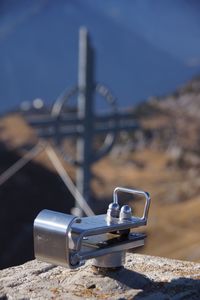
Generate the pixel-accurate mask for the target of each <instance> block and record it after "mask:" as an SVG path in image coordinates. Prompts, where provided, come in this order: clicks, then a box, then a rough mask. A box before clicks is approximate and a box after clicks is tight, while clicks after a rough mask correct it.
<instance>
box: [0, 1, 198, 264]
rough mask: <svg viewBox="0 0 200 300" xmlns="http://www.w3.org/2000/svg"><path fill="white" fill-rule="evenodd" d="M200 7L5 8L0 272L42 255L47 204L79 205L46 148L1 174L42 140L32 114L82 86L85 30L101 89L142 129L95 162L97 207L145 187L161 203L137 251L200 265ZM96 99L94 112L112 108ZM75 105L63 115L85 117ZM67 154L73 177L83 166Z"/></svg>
mask: <svg viewBox="0 0 200 300" xmlns="http://www.w3.org/2000/svg"><path fill="white" fill-rule="evenodd" d="M199 8H200V3H199V1H198V0H191V1H185V0H168V1H162V0H161V1H160V0H151V1H148V0H143V1H139V0H134V1H132V0H126V1H119V0H115V1H114V0H107V1H106V0H101V1H100V0H96V1H92V0H85V1H81V0H73V1H72V0H71V1H70V0H60V1H53V0H35V1H31V0H18V1H16V0H1V1H0V172H1V174H0V240H1V243H0V268H5V267H8V266H12V265H16V264H20V263H23V262H25V261H27V260H30V259H32V258H33V242H32V225H33V220H34V218H35V217H36V215H37V213H38V212H39V211H40V210H41V209H43V208H48V209H54V210H58V211H63V212H66V213H69V212H70V210H71V208H72V207H73V206H74V198H73V196H72V195H71V193H70V192H69V191H68V190H67V189H66V187H65V186H64V184H63V182H62V180H61V179H60V177H59V176H58V174H57V173H56V172H55V170H54V168H53V166H52V165H51V163H50V162H49V160H48V158H47V156H46V155H45V153H43V152H41V153H40V154H39V155H37V156H35V157H34V159H33V160H31V161H30V162H29V163H28V164H27V165H26V166H24V168H23V169H21V170H20V171H19V172H17V173H16V174H15V175H14V176H12V177H10V178H8V179H6V176H5V173H4V172H6V170H7V169H8V168H9V167H11V166H12V165H13V164H14V163H16V162H17V161H18V160H19V159H20V158H21V157H23V155H25V154H26V153H27V150H29V149H31V147H33V146H34V145H36V144H37V143H38V140H39V138H38V135H37V131H36V130H35V129H34V128H32V127H31V126H30V125H29V124H28V123H27V122H26V117H27V116H29V115H30V114H32V113H34V114H35V115H37V114H41V113H44V114H46V115H48V114H49V112H50V111H51V107H52V105H53V103H54V101H55V100H56V99H57V97H58V96H59V95H60V94H61V92H62V91H64V90H66V89H69V90H70V88H71V87H73V86H74V85H76V84H77V80H78V32H79V28H80V26H83V25H84V26H85V27H87V28H88V31H89V33H90V36H91V40H92V44H93V47H94V49H95V78H96V80H97V82H101V83H105V84H106V86H107V87H108V88H109V89H110V91H112V93H113V94H114V95H115V96H117V103H118V107H119V108H120V109H121V110H123V111H128V112H129V113H131V114H132V116H133V118H134V119H135V120H136V121H137V122H138V123H139V124H140V128H139V129H138V130H137V131H133V132H131V131H130V132H126V131H123V132H121V133H120V134H119V135H118V138H117V140H116V142H115V146H114V147H113V148H112V151H110V152H109V154H108V155H107V156H105V157H103V158H102V159H101V160H99V161H98V162H96V163H95V164H93V167H92V173H93V178H92V182H91V195H92V198H93V203H94V204H93V206H94V207H95V208H94V207H93V208H94V209H95V210H96V211H95V212H96V213H102V212H105V210H106V208H107V204H108V203H109V202H110V201H111V199H112V191H113V188H114V187H116V186H118V185H119V186H124V187H130V188H131V187H132V188H137V189H144V190H146V191H148V192H149V193H150V194H151V197H152V206H151V208H150V217H149V223H148V228H147V229H145V230H147V234H148V239H147V241H146V242H147V243H146V246H145V247H144V248H143V249H140V250H139V251H140V252H143V253H146V254H151V255H159V256H165V257H171V258H178V259H185V260H191V261H200V250H199V245H200V236H199V229H200V226H199V225H200V196H199V192H200V177H199V175H200V156H199V146H200V138H199V130H200V119H199V115H200V77H199V75H200V24H199V23H200V17H199V15H200V9H199ZM95 101H96V102H95V107H96V111H98V110H101V109H106V105H105V104H102V100H101V99H100V98H98V97H96V98H95ZM70 103H71V104H70V105H71V106H70V107H66V109H68V110H69V109H70V110H76V108H75V107H76V106H75V103H76V99H72V102H70ZM98 143H101V140H99V141H98V140H97V143H96V144H97V146H98ZM74 149H75V137H71V138H70V139H67V138H66V140H65V151H66V152H67V153H70V154H73V153H74ZM60 159H61V161H62V164H63V166H64V168H65V170H66V171H67V172H68V173H69V174H70V176H71V178H72V179H73V181H75V177H76V175H75V171H76V168H75V167H74V166H73V165H71V164H69V163H68V162H66V161H65V160H63V158H62V157H61V156H60ZM2 174H3V175H4V176H3V177H2ZM5 179H6V180H5ZM135 202H136V208H135V212H136V213H137V212H139V211H140V209H141V204H140V201H137V200H136V201H135Z"/></svg>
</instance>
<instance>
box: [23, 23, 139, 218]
mask: <svg viewBox="0 0 200 300" xmlns="http://www.w3.org/2000/svg"><path fill="white" fill-rule="evenodd" d="M76 93H78V105H77V113H68V112H66V111H64V104H65V103H66V102H67V101H68V100H69V98H71V97H72V96H73V95H75V94H76ZM95 93H99V94H100V95H101V96H103V97H104V98H105V99H106V101H107V102H108V103H109V105H110V106H111V108H112V112H111V113H109V114H104V115H96V114H95V112H94V94H95ZM27 120H28V122H29V124H30V125H32V126H34V127H36V128H37V130H38V134H39V136H40V137H43V138H53V139H54V140H55V141H56V143H57V145H59V148H60V149H62V141H63V140H64V139H65V138H66V137H69V136H76V137H77V151H76V159H70V161H71V162H72V163H74V164H75V165H76V167H77V173H76V174H77V175H76V185H77V188H78V191H79V192H80V193H81V194H82V195H83V197H84V198H85V200H86V201H87V203H88V204H89V205H90V203H91V197H90V181H91V165H92V163H93V162H94V161H96V160H98V159H100V158H101V157H102V156H104V155H106V154H107V153H108V152H109V151H110V150H111V148H112V147H113V145H114V142H115V139H116V136H117V133H118V132H120V131H128V130H134V129H136V128H138V127H139V125H138V124H137V122H136V121H135V120H134V118H133V114H131V113H122V112H119V111H118V110H117V106H116V101H115V98H114V97H113V95H112V94H111V93H110V91H109V90H108V89H107V88H106V87H105V86H103V85H101V84H97V83H96V82H95V79H94V49H93V47H92V45H91V41H90V37H89V34H88V31H87V30H86V28H81V29H80V33H79V67H78V86H77V87H75V88H73V89H72V90H71V91H69V92H68V91H67V92H64V93H63V94H62V95H61V96H60V97H59V98H58V99H57V100H56V102H55V103H54V105H53V108H52V113H51V115H45V114H43V115H35V116H28V118H27ZM98 134H106V138H105V140H104V143H103V146H102V147H101V148H100V149H99V150H98V151H97V153H95V151H94V149H93V139H94V136H96V135H98ZM65 157H66V158H67V159H69V157H67V155H65ZM76 206H78V204H77V203H76ZM80 214H81V215H82V214H83V212H80Z"/></svg>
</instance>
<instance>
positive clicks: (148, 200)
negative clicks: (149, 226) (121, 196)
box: [113, 187, 151, 222]
mask: <svg viewBox="0 0 200 300" xmlns="http://www.w3.org/2000/svg"><path fill="white" fill-rule="evenodd" d="M118 192H123V193H128V194H132V195H140V196H144V197H145V200H146V202H145V206H144V210H143V216H142V218H140V219H141V220H142V221H146V222H147V218H148V212H149V207H150V203H151V198H150V195H149V193H147V192H144V191H141V190H133V189H127V188H122V187H116V188H115V189H114V191H113V202H114V203H117V204H119V203H118Z"/></svg>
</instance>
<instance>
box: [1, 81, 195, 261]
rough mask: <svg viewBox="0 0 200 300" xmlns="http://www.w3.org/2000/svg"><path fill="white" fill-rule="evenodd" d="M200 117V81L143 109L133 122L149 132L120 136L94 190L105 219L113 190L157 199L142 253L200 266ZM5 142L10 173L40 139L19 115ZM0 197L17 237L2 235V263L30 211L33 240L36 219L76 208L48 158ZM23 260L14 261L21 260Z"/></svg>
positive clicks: (5, 126)
mask: <svg viewBox="0 0 200 300" xmlns="http://www.w3.org/2000/svg"><path fill="white" fill-rule="evenodd" d="M199 113H200V79H199V78H196V79H194V80H192V81H191V82H189V83H188V84H186V85H185V86H183V87H182V88H180V89H179V90H177V91H176V92H175V93H173V94H172V95H168V96H166V97H163V98H159V99H158V98H151V99H149V100H148V101H147V102H145V103H143V104H141V105H139V106H138V107H136V108H135V109H134V110H133V114H134V115H135V117H136V118H137V120H138V121H139V122H140V124H141V125H142V128H141V129H140V130H138V131H137V132H136V133H135V134H127V133H123V134H121V136H120V138H119V140H118V143H117V144H116V146H115V147H114V148H113V150H112V152H111V153H110V154H109V156H107V157H105V158H104V159H102V160H101V161H99V162H97V163H96V164H95V165H94V166H93V173H94V179H93V181H92V190H93V194H94V199H95V208H96V210H97V212H98V213H99V212H105V210H106V208H107V204H108V203H109V201H110V200H111V197H112V191H113V188H114V187H116V186H118V185H119V186H127V187H135V188H138V189H139V188H140V189H144V190H147V191H149V192H150V194H151V197H152V205H151V209H150V217H149V223H148V227H147V233H148V239H147V243H146V246H145V247H144V248H143V249H142V250H140V251H141V252H145V253H146V254H152V255H160V256H166V257H171V258H177V259H186V260H192V261H200V251H199V244H200V236H199V228H200V213H199V211H200V196H199V192H200V176H199V175H200V156H199V146H200V140H199V132H200V120H199V117H198V116H199ZM0 140H1V143H2V145H4V146H2V147H1V149H2V150H1V161H0V170H1V172H3V171H4V170H5V169H6V168H7V167H9V166H10V165H11V164H12V163H13V162H14V161H16V160H17V158H18V157H20V156H21V155H22V154H23V153H24V152H23V151H24V150H23V151H21V152H20V151H19V150H18V149H19V147H21V149H22V146H23V145H25V144H26V148H27V147H29V148H30V147H31V146H32V145H33V144H35V143H36V142H37V141H38V138H37V135H36V133H35V132H34V131H33V130H32V129H31V128H29V126H28V125H27V124H26V123H25V121H24V120H23V118H22V117H21V116H20V115H19V114H11V115H9V116H5V117H3V118H1V120H0ZM3 153H4V154H3ZM5 153H6V154H5ZM63 164H64V166H65V168H66V170H67V171H68V172H69V173H70V175H71V176H72V178H75V176H74V174H75V172H74V171H75V170H74V169H73V168H72V167H71V166H70V165H68V164H66V163H65V162H63ZM41 189H42V190H41ZM0 193H1V207H3V209H2V208H1V215H2V218H1V222H2V226H3V224H5V222H6V224H7V225H8V224H9V225H10V227H11V228H15V231H14V230H13V229H12V230H11V231H4V232H3V234H2V240H3V247H2V246H0V251H1V256H2V255H3V254H4V255H5V253H6V255H7V253H8V252H9V249H10V248H12V247H13V246H12V245H13V243H14V242H13V243H9V244H6V242H5V241H8V240H9V241H10V240H12V239H13V238H12V239H11V236H13V235H12V232H14V233H13V234H14V235H17V233H18V234H19V233H20V226H21V225H20V226H19V227H17V225H16V224H21V222H22V220H24V218H25V217H24V216H27V212H30V211H31V208H34V213H31V215H30V218H29V219H28V220H27V219H26V222H28V224H29V232H30V233H29V240H31V238H32V236H31V228H32V227H31V226H32V222H33V219H34V216H35V214H36V213H37V211H39V210H40V209H41V208H42V207H46V208H52V209H57V210H63V211H68V212H69V210H70V208H71V207H72V206H73V203H72V198H71V196H70V195H69V194H68V193H67V191H66V189H65V187H64V186H63V185H62V182H61V181H60V179H59V178H58V176H57V174H56V173H55V171H54V169H53V168H52V165H51V164H50V162H49V160H48V158H47V156H46V155H45V153H41V154H40V155H39V156H38V157H37V158H35V159H34V161H33V162H31V163H30V164H28V165H27V166H26V167H25V168H24V169H23V171H20V172H18V173H17V175H15V176H14V177H13V178H12V179H9V180H8V182H7V183H5V184H3V185H1V186H0ZM55 199H56V200H55ZM57 199H58V200H57ZM63 199H70V205H69V206H67V205H66V204H65V202H64V201H66V200H63ZM128 200H130V199H128ZM134 200H135V201H134V202H131V203H133V206H134V209H135V213H140V212H141V209H142V203H140V201H139V200H138V201H137V199H134ZM5 203H6V204H5ZM38 203H39V204H38ZM61 203H62V204H61ZM11 208H12V209H11ZM19 211H20V213H19ZM11 212H12V213H11ZM13 216H14V217H13ZM5 220H6V221H5ZM2 226H1V228H2ZM17 228H18V229H17ZM21 243H22V244H23V239H22V240H21ZM5 244H6V245H7V246H6V247H5ZM11 244H12V245H11ZM17 245H18V244H17V243H16V246H15V247H16V249H17V247H19V249H18V252H16V253H19V252H20V251H21V248H20V247H21V246H17ZM31 247H32V244H31ZM29 250H30V249H29ZM16 253H15V255H14V257H15V258H16V257H18V255H17V254H16ZM31 257H32V252H29V254H28V255H25V256H24V260H23V258H22V260H18V259H17V260H16V262H14V260H12V262H11V263H10V264H7V265H12V264H16V263H22V262H23V261H26V260H27V259H28V258H29V259H30V258H31ZM13 259H14V258H13ZM2 266H5V264H2Z"/></svg>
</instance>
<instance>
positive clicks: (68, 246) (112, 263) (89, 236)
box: [34, 187, 150, 268]
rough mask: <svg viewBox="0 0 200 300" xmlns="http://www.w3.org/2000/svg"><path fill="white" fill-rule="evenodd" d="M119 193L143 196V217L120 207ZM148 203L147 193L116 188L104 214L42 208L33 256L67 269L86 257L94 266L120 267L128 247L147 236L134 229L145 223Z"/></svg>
mask: <svg viewBox="0 0 200 300" xmlns="http://www.w3.org/2000/svg"><path fill="white" fill-rule="evenodd" d="M118 192H123V193H130V194H133V195H139V196H143V197H144V198H145V200H146V201H145V206H144V212H143V216H142V217H138V216H134V215H132V210H131V207H130V206H128V205H124V206H122V207H121V209H120V206H119V203H118ZM149 206H150V196H149V194H148V193H147V192H144V191H139V190H132V189H126V188H121V187H117V188H116V189H115V190H114V192H113V202H112V203H111V204H110V205H109V207H108V210H107V214H103V215H96V216H91V217H82V218H78V217H75V216H72V215H68V214H63V213H60V212H54V211H51V210H46V209H45V210H42V211H41V212H40V213H39V214H38V216H37V217H36V219H35V221H34V248H35V257H36V258H37V259H38V260H42V261H46V262H49V263H52V264H55V265H62V266H65V267H69V268H77V267H80V266H81V265H83V264H84V263H85V261H86V260H88V259H93V265H94V266H97V267H103V268H115V267H120V266H122V265H123V264H124V260H125V253H126V251H127V250H130V249H133V248H137V247H140V246H143V245H144V238H145V237H146V235H145V234H143V233H137V232H134V231H133V229H134V228H136V227H140V226H144V225H146V224H147V218H148V210H149Z"/></svg>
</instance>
